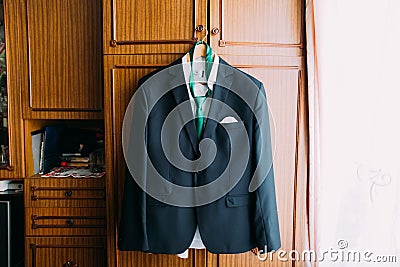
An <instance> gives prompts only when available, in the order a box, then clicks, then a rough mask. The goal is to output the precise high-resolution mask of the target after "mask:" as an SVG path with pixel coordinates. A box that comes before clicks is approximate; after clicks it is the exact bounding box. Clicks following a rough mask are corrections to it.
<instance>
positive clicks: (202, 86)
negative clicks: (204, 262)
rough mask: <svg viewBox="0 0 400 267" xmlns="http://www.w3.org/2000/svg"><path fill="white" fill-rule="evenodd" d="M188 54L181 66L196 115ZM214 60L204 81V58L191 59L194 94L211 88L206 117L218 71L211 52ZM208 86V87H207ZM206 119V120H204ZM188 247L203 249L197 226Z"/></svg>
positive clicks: (203, 107) (217, 58)
mask: <svg viewBox="0 0 400 267" xmlns="http://www.w3.org/2000/svg"><path fill="white" fill-rule="evenodd" d="M188 56H189V55H188V54H186V55H185V56H184V57H183V58H182V63H183V64H182V67H183V74H184V76H185V81H186V87H187V90H188V94H189V100H190V105H191V106H192V112H193V116H195V115H196V105H197V104H196V102H195V100H194V98H193V96H192V93H191V92H190V87H189V80H190V70H191V64H190V61H188ZM213 56H214V60H213V63H212V64H213V65H212V67H211V71H210V76H209V77H208V81H206V79H207V77H205V71H204V67H205V63H204V61H205V59H204V58H203V57H200V58H195V59H194V61H193V70H194V71H193V74H194V81H195V85H194V90H193V91H194V95H195V96H204V95H205V94H206V93H207V89H210V90H211V94H210V96H209V97H207V98H206V100H205V101H204V103H203V105H202V110H203V113H204V116H205V117H207V115H208V112H209V111H210V105H211V97H212V91H213V86H214V84H215V82H216V80H217V73H218V64H219V57H218V55H217V54H215V53H214V54H213ZM207 87H208V88H207ZM205 121H206V120H205ZM189 248H194V249H204V248H206V247H205V246H204V244H203V241H202V240H201V236H200V232H199V227H197V228H196V233H195V234H194V237H193V241H192V243H191V244H190V246H189ZM188 256H189V250H188V249H187V250H185V251H184V252H183V253H181V254H178V257H180V258H188Z"/></svg>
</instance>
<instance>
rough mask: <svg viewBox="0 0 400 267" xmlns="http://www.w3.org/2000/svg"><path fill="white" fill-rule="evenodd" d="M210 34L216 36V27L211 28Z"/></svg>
mask: <svg viewBox="0 0 400 267" xmlns="http://www.w3.org/2000/svg"><path fill="white" fill-rule="evenodd" d="M211 33H212V34H213V35H216V34H218V33H219V29H218V28H217V27H214V28H212V30H211Z"/></svg>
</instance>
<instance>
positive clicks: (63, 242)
mask: <svg viewBox="0 0 400 267" xmlns="http://www.w3.org/2000/svg"><path fill="white" fill-rule="evenodd" d="M25 251H26V259H25V266H27V267H39V266H49V267H50V266H54V267H104V266H106V255H107V250H106V246H105V239H103V238H88V237H74V238H60V237H56V238H54V237H38V238H32V237H31V238H26V239H25Z"/></svg>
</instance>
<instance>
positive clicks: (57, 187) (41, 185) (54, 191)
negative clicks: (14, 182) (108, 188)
mask: <svg viewBox="0 0 400 267" xmlns="http://www.w3.org/2000/svg"><path fill="white" fill-rule="evenodd" d="M25 188H26V190H25V205H26V207H105V186H104V180H103V178H100V179H74V178H61V179H60V178H57V179H52V178H36V179H26V181H25Z"/></svg>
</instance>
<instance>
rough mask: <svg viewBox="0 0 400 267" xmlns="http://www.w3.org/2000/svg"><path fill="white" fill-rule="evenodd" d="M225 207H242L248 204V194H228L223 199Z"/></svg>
mask: <svg viewBox="0 0 400 267" xmlns="http://www.w3.org/2000/svg"><path fill="white" fill-rule="evenodd" d="M225 204H226V206H227V207H230V208H234V207H242V206H248V205H249V195H228V196H226V199H225Z"/></svg>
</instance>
